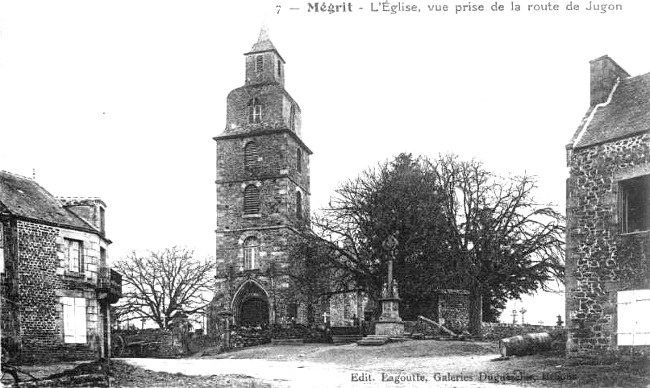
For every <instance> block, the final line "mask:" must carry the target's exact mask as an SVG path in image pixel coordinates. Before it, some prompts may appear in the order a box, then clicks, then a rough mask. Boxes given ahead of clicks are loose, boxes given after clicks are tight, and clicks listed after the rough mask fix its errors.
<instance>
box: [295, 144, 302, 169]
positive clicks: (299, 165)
mask: <svg viewBox="0 0 650 388" xmlns="http://www.w3.org/2000/svg"><path fill="white" fill-rule="evenodd" d="M296 170H298V172H302V151H301V150H300V148H298V149H297V150H296Z"/></svg>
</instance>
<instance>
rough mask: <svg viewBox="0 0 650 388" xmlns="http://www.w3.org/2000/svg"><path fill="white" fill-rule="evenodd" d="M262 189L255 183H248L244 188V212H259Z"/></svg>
mask: <svg viewBox="0 0 650 388" xmlns="http://www.w3.org/2000/svg"><path fill="white" fill-rule="evenodd" d="M259 212H260V190H259V189H258V188H257V186H255V185H248V186H246V188H245V189H244V214H259Z"/></svg>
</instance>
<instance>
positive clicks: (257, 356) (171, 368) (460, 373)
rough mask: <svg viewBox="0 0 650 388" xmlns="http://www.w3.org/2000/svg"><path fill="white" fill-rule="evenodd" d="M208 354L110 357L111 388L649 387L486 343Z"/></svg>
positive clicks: (621, 375)
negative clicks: (502, 353)
mask: <svg viewBox="0 0 650 388" xmlns="http://www.w3.org/2000/svg"><path fill="white" fill-rule="evenodd" d="M215 353H216V352H214V351H213V350H210V349H207V350H206V351H204V352H202V353H200V354H197V355H195V356H194V357H189V358H184V359H153V358H132V359H114V360H112V362H111V368H110V371H111V376H112V379H111V386H115V387H247V388H255V387H258V388H285V387H301V388H320V387H328V388H329V387H357V388H363V387H392V386H399V387H416V388H417V387H430V388H431V387H433V388H436V387H439V388H454V387H458V388H467V387H494V386H495V385H498V386H507V387H513V388H515V387H585V388H586V387H650V368H649V365H648V363H647V359H646V360H645V362H635V363H633V362H630V361H628V362H618V363H617V362H612V361H609V362H607V363H603V362H600V363H599V362H595V361H594V360H580V359H570V360H568V359H565V358H564V355H563V354H560V353H546V354H542V355H534V356H526V357H513V358H510V359H507V360H503V359H500V357H499V354H498V352H497V348H496V345H495V344H494V343H490V342H470V341H467V342H461V341H405V342H400V343H390V344H386V345H384V346H378V347H360V346H357V345H354V344H352V345H342V346H333V345H301V346H272V345H265V346H257V347H252V348H247V349H242V350H239V351H233V352H228V353H220V354H215ZM75 365H78V363H75V364H71V363H62V364H52V365H46V366H32V367H24V368H25V370H26V371H28V372H30V373H32V374H33V375H35V376H37V377H43V376H47V375H50V374H52V373H57V372H60V371H62V370H63V369H66V368H68V369H69V368H70V367H72V366H75ZM77 369H79V370H83V369H84V368H77ZM8 382H9V381H7V380H6V379H5V380H3V383H5V384H7V383H8ZM7 386H8V384H7Z"/></svg>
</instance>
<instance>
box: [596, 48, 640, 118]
mask: <svg viewBox="0 0 650 388" xmlns="http://www.w3.org/2000/svg"><path fill="white" fill-rule="evenodd" d="M589 66H590V74H591V82H590V87H591V97H590V100H591V101H590V105H591V106H592V107H593V106H596V105H598V104H601V103H603V102H605V101H607V98H608V97H609V95H610V93H611V92H612V88H613V87H614V85H615V84H616V80H617V79H619V78H626V77H629V76H630V75H629V74H628V73H627V72H626V71H625V70H623V68H622V67H620V66H619V65H618V64H617V63H616V62H614V60H613V59H611V58H610V57H608V56H607V55H603V56H602V57H600V58H596V59H594V60H591V61H589Z"/></svg>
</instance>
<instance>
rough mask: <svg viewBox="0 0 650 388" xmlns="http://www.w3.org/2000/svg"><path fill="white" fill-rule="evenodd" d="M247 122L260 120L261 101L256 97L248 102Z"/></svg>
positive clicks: (256, 122)
mask: <svg viewBox="0 0 650 388" xmlns="http://www.w3.org/2000/svg"><path fill="white" fill-rule="evenodd" d="M248 122H249V123H251V124H259V123H261V122H262V103H261V102H260V100H259V98H257V97H256V98H253V99H252V100H251V101H250V102H249V103H248Z"/></svg>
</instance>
